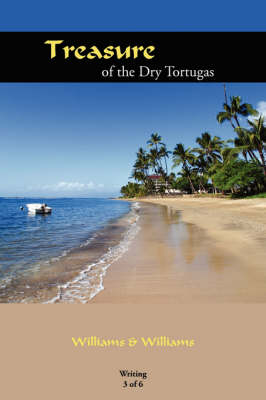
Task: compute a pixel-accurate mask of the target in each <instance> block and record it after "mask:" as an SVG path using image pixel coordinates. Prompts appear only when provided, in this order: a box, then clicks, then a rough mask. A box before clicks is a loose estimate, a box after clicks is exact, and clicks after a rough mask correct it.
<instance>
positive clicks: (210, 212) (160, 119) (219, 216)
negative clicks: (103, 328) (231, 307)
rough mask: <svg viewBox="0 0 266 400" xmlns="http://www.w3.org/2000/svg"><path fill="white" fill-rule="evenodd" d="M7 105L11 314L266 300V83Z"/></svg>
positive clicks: (5, 270) (26, 91) (6, 273)
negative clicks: (46, 308) (49, 307)
mask: <svg viewBox="0 0 266 400" xmlns="http://www.w3.org/2000/svg"><path fill="white" fill-rule="evenodd" d="M0 106H1V108H0V109H1V118H0V127H1V147H0V159H1V163H2V168H1V180H0V303H23V304H30V303H41V304H58V303H71V304H72V303H82V304H100V303H101V304H124V303H128V304H218V303H222V304H223V303H265V302H266V263H265V259H266V246H265V244H266V159H265V157H266V84H265V83H226V84H222V83H179V84H177V83H134V84H131V83H129V84H127V83H106V84H105V83H101V84H92V83H82V84H81V83H51V84H48V83H45V84H43V83H42V84H37V83H35V84H23V83H19V84H15V83H12V84H11V83H5V84H1V85H0Z"/></svg>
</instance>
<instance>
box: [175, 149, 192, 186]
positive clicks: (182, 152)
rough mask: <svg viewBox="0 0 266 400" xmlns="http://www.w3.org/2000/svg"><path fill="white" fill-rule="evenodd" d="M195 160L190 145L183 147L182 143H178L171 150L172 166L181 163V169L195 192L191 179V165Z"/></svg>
mask: <svg viewBox="0 0 266 400" xmlns="http://www.w3.org/2000/svg"><path fill="white" fill-rule="evenodd" d="M194 160H195V155H194V154H193V151H192V150H191V148H190V147H188V148H187V149H185V147H184V145H183V144H182V143H178V144H177V145H176V146H175V148H174V151H173V168H174V167H177V166H179V165H182V169H183V171H184V172H185V174H186V177H187V178H188V180H189V183H190V187H191V190H192V192H193V193H195V188H194V186H193V183H192V180H191V171H192V170H191V165H193V163H194Z"/></svg>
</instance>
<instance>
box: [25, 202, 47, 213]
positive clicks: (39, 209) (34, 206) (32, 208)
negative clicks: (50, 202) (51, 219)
mask: <svg viewBox="0 0 266 400" xmlns="http://www.w3.org/2000/svg"><path fill="white" fill-rule="evenodd" d="M26 206H27V208H28V210H29V213H31V214H51V212H52V208H51V207H48V206H47V204H45V203H43V204H41V203H31V204H26Z"/></svg>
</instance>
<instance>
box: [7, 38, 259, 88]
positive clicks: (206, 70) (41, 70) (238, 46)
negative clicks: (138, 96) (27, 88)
mask: <svg viewBox="0 0 266 400" xmlns="http://www.w3.org/2000/svg"><path fill="white" fill-rule="evenodd" d="M0 38H1V69H0V71H1V72H0V81H1V82H266V68H265V65H264V62H263V48H264V45H265V43H266V32H0Z"/></svg>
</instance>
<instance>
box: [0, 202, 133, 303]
mask: <svg viewBox="0 0 266 400" xmlns="http://www.w3.org/2000/svg"><path fill="white" fill-rule="evenodd" d="M135 214H136V212H135V210H134V206H133V205H132V204H131V205H130V207H129V210H128V212H126V213H123V214H122V215H120V216H119V217H117V218H112V219H110V220H109V221H108V222H106V223H105V224H104V225H103V226H102V227H101V228H100V229H98V230H96V231H94V232H93V233H92V234H91V235H90V236H89V237H88V238H87V239H86V241H85V242H83V243H81V244H80V245H79V246H77V247H73V248H71V249H69V250H68V251H64V253H65V254H64V253H63V254H61V255H59V256H57V257H52V258H51V259H48V260H44V261H40V262H38V264H37V266H34V265H33V266H32V268H29V269H28V270H26V271H25V272H24V273H22V274H18V275H17V276H14V277H11V278H9V279H7V281H6V282H7V283H6V285H2V286H0V303H60V302H62V303H64V302H65V303H69V302H70V303H78V302H85V301H84V299H85V298H86V300H89V299H90V297H93V296H94V295H95V294H97V293H98V292H99V291H100V290H102V278H103V276H104V274H105V270H106V269H107V268H108V267H109V265H110V264H111V263H112V262H113V260H114V259H116V258H117V257H118V256H119V254H120V253H122V252H123V251H124V248H122V246H125V243H124V242H123V240H124V239H125V237H127V236H128V235H130V232H131V231H132V223H133V224H134V219H135ZM120 247H121V248H120ZM88 283H89V284H88ZM84 289H86V290H84Z"/></svg>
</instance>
